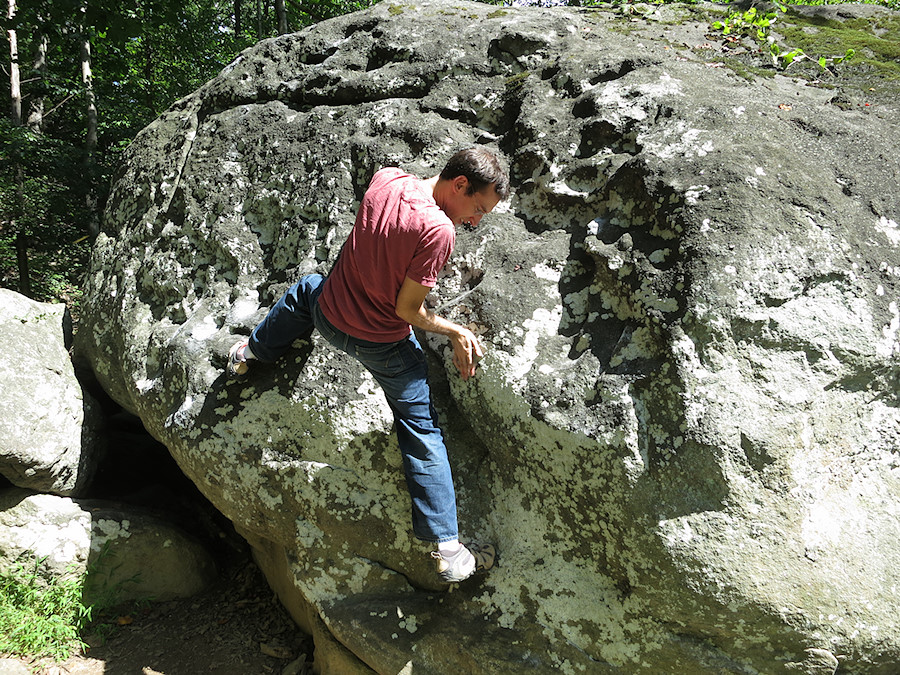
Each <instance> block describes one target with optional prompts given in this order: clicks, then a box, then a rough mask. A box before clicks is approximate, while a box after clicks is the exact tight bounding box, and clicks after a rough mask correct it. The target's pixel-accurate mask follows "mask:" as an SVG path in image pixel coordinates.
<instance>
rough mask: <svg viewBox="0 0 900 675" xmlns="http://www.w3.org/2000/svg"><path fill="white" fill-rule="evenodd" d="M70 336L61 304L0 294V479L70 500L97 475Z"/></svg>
mask: <svg viewBox="0 0 900 675" xmlns="http://www.w3.org/2000/svg"><path fill="white" fill-rule="evenodd" d="M67 335H68V338H67ZM70 338H71V326H69V325H68V316H67V314H66V307H65V305H54V304H49V303H42V302H35V301H34V300H30V299H29V298H26V297H25V296H23V295H19V294H18V293H14V292H13V291H9V290H6V289H0V354H2V355H3V356H2V358H0V383H2V388H0V474H2V475H3V476H5V477H6V478H8V479H9V480H10V481H11V482H12V483H13V484H15V485H17V486H19V487H23V488H29V489H32V490H37V491H39V492H50V493H54V494H58V495H69V496H72V495H77V494H78V493H79V491H80V490H81V489H82V488H84V487H85V486H86V485H87V484H88V482H89V481H90V479H91V477H92V476H93V474H94V470H95V468H96V465H97V461H98V459H99V454H100V452H101V446H100V442H99V436H98V433H97V432H98V428H99V426H100V424H101V420H100V409H99V405H98V404H97V402H96V401H95V400H94V399H93V397H91V395H90V394H88V393H87V392H86V391H84V390H83V389H82V387H81V384H80V383H79V382H78V380H77V379H76V377H75V369H74V368H73V366H72V361H71V360H70V358H69V353H68V348H67V344H66V341H67V339H69V340H70Z"/></svg>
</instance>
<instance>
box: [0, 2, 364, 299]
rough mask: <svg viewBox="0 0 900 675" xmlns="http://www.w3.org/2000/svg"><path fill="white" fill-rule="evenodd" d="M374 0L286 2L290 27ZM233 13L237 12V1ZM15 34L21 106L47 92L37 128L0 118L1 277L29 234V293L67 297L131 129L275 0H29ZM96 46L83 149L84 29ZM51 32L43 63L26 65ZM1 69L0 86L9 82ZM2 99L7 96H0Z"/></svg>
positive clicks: (195, 79) (240, 39)
mask: <svg viewBox="0 0 900 675" xmlns="http://www.w3.org/2000/svg"><path fill="white" fill-rule="evenodd" d="M374 2H375V0H305V1H299V2H292V1H291V0H287V2H286V3H285V6H286V14H287V23H288V29H289V30H298V29H300V28H302V27H304V26H307V25H309V24H312V23H315V22H317V21H322V20H324V19H328V18H331V17H334V16H338V15H340V14H345V13H347V12H352V11H356V10H359V9H363V8H365V7H368V6H370V5H372V4H374ZM236 9H237V10H238V13H237V14H236V13H235V10H236ZM0 23H3V27H4V28H5V29H7V30H10V29H11V30H15V31H16V32H17V37H18V42H19V53H20V66H21V68H22V73H21V79H22V94H23V114H24V115H25V116H27V115H28V112H29V110H30V109H31V106H32V105H33V104H34V103H35V102H38V101H43V109H44V111H45V112H44V116H43V123H42V125H41V128H40V133H34V132H29V131H26V130H25V129H23V128H15V127H14V126H13V125H12V124H11V123H9V122H8V121H7V120H5V119H3V120H0V286H3V287H7V288H13V289H18V288H19V286H20V282H21V279H20V278H19V277H20V266H19V263H20V260H19V256H17V250H16V243H17V242H18V243H19V244H20V245H21V244H22V243H23V242H24V243H25V244H27V252H28V263H29V267H30V278H31V287H32V291H31V295H33V296H34V297H35V298H36V299H39V300H64V301H66V302H72V301H73V299H75V298H77V296H78V291H77V289H78V287H80V286H81V284H82V278H83V273H84V268H85V262H86V259H87V255H88V251H89V247H90V243H91V242H90V240H89V239H88V238H87V235H88V232H89V223H90V222H91V220H92V219H93V218H96V217H97V215H96V212H98V211H102V210H103V208H104V206H105V202H106V198H107V195H108V192H109V185H110V182H111V180H112V176H113V174H114V171H115V168H116V166H117V165H118V163H119V158H120V157H121V154H122V151H123V150H124V149H125V147H127V145H128V144H129V143H130V141H131V139H132V138H134V136H135V135H136V134H137V133H138V132H139V131H140V130H141V129H143V128H144V127H145V126H146V125H147V124H149V123H150V122H152V121H153V120H154V119H155V118H156V117H157V116H158V115H159V114H160V113H161V112H163V111H164V110H165V109H166V108H168V107H169V106H170V105H171V104H172V103H174V102H175V101H177V100H178V99H180V98H182V97H183V96H185V95H187V94H189V93H190V92H192V91H194V90H195V89H196V88H197V87H199V86H200V85H202V84H203V83H204V82H206V81H208V80H209V79H211V78H212V77H213V76H214V75H215V74H216V73H217V72H219V71H220V70H221V69H222V68H223V67H225V66H226V65H227V64H228V63H230V62H231V61H232V60H234V58H235V57H236V56H237V55H238V54H239V53H240V52H241V51H242V50H244V49H246V48H247V47H249V46H251V45H252V44H254V43H255V42H257V41H258V40H260V39H263V38H267V37H271V36H274V35H276V34H277V33H278V25H277V19H276V17H275V13H274V10H273V8H272V5H271V3H256V2H249V0H179V1H178V2H174V1H173V0H135V2H132V3H127V4H126V6H123V5H122V4H121V3H118V2H113V0H29V2H26V3H19V8H18V10H17V13H16V15H15V16H14V18H13V19H12V20H11V21H10V20H8V19H5V18H4V19H3V20H2V21H0ZM85 38H87V39H88V40H89V41H90V45H91V50H92V72H93V83H92V84H93V93H94V96H95V99H96V102H97V108H98V113H99V115H98V118H99V119H98V145H97V148H96V149H95V150H94V152H93V154H92V155H91V156H90V157H87V156H86V153H85V142H86V130H87V106H86V96H85V95H86V88H85V86H84V84H83V83H82V78H81V54H82V52H81V47H82V43H83V41H84V39H85ZM42 39H46V40H47V44H48V50H47V58H46V63H47V67H46V69H45V70H43V71H39V70H37V69H35V68H33V67H32V66H31V63H32V54H34V53H35V52H36V48H37V45H38V44H40V42H41V40H42ZM8 77H9V71H8V69H2V70H0V88H2V90H3V91H6V92H8V91H9V80H8ZM7 100H8V99H7Z"/></svg>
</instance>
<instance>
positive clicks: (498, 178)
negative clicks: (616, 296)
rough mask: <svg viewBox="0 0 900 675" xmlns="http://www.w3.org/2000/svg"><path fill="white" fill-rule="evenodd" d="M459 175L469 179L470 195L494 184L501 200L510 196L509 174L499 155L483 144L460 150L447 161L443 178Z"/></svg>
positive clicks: (450, 178)
mask: <svg viewBox="0 0 900 675" xmlns="http://www.w3.org/2000/svg"><path fill="white" fill-rule="evenodd" d="M457 176H465V177H466V178H467V179H468V181H469V190H468V194H470V195H471V194H474V193H475V192H481V190H483V189H484V188H486V187H487V186H488V185H493V186H494V190H495V191H496V192H497V196H498V197H500V199H501V200H502V199H508V198H509V193H510V190H509V176H508V175H507V173H506V170H505V169H504V168H503V165H502V164H501V163H500V160H499V159H498V158H497V155H495V154H494V153H493V152H491V151H490V150H488V149H487V148H485V147H483V146H475V147H472V148H466V149H465V150H460V151H459V152H457V153H456V154H454V155H453V157H451V158H450V159H449V160H448V161H447V164H446V165H445V166H444V169H443V171H441V179H442V180H453V179H454V178H456V177H457Z"/></svg>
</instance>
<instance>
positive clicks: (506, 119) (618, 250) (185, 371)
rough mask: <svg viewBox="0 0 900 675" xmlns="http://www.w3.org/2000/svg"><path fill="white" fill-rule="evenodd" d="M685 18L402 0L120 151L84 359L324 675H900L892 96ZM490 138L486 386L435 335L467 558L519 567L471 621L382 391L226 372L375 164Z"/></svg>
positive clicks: (249, 64)
mask: <svg viewBox="0 0 900 675" xmlns="http://www.w3.org/2000/svg"><path fill="white" fill-rule="evenodd" d="M677 11H679V10H677V8H676V9H667V10H665V12H662V11H661V12H660V14H659V16H656V15H654V16H656V18H653V17H639V18H638V20H637V22H633V21H631V18H630V17H626V18H625V20H624V21H623V20H621V17H620V16H619V15H612V14H610V13H604V12H596V11H578V10H567V9H561V8H553V9H539V8H523V9H520V10H507V9H498V8H495V7H487V6H484V5H479V4H474V3H466V2H458V3H453V4H452V5H451V4H450V3H439V2H431V3H428V2H423V3H404V4H403V5H396V4H391V3H380V4H379V5H377V6H376V7H374V8H373V9H371V10H369V11H366V12H364V13H360V14H355V15H351V16H348V17H342V18H339V19H335V20H332V21H328V22H324V23H322V24H319V25H317V26H314V27H312V28H310V29H308V30H306V31H304V32H302V33H298V34H294V35H287V36H283V37H280V38H278V39H273V40H269V41H265V42H263V43H261V44H259V45H258V46H257V47H255V48H253V49H251V50H248V51H247V52H245V53H244V54H242V55H241V56H240V58H239V59H238V60H237V61H235V62H234V63H233V64H232V65H230V66H229V67H228V68H226V69H225V70H224V71H223V73H222V74H221V75H220V76H219V77H217V78H215V79H214V80H212V81H211V82H209V83H208V84H207V85H205V86H204V87H202V88H201V89H200V90H199V91H197V92H196V93H195V94H193V95H191V96H188V97H186V98H185V99H183V100H181V101H179V102H178V103H177V104H175V105H174V106H173V107H172V108H171V109H170V110H169V111H168V112H166V113H165V114H164V115H162V116H161V117H160V118H159V119H158V120H157V121H156V122H155V123H153V124H152V125H151V126H150V127H148V128H147V129H146V130H145V131H144V132H143V133H142V134H141V135H140V136H139V137H138V139H137V140H136V141H135V143H134V144H133V145H132V146H131V147H130V148H129V150H128V152H127V155H126V162H125V165H124V167H123V170H122V172H121V173H120V176H119V179H118V182H117V183H116V185H115V187H114V190H113V194H112V197H111V199H110V202H109V203H110V205H111V206H110V208H109V210H108V213H107V219H106V222H107V224H106V229H105V234H103V235H101V236H100V238H99V239H98V241H97V245H96V247H95V250H94V254H93V260H92V266H91V276H90V283H89V287H88V290H87V293H86V307H85V313H84V329H83V330H82V331H81V332H80V334H79V336H80V340H81V348H82V349H83V350H84V351H85V353H86V354H87V355H88V356H89V358H90V359H91V361H92V363H93V367H94V369H95V371H96V373H97V375H98V377H99V378H100V380H101V381H102V382H103V384H104V386H105V387H106V388H107V390H108V391H109V392H110V393H111V394H112V395H113V396H114V397H115V398H116V399H117V400H118V401H119V402H120V403H122V405H124V406H125V407H126V408H128V409H129V410H131V411H132V412H134V413H136V414H138V415H140V417H141V418H142V420H143V421H144V424H145V425H146V426H147V428H148V429H149V430H150V431H151V433H153V434H154V435H155V436H156V437H157V438H158V439H160V440H161V441H162V442H164V443H165V444H166V445H167V446H168V447H169V449H170V451H171V452H172V454H173V455H174V456H175V458H176V459H177V461H178V463H179V465H180V466H181V467H182V468H183V470H184V471H185V472H186V473H187V475H188V476H190V477H191V478H192V479H193V480H194V481H195V482H196V483H197V485H198V486H199V487H200V489H201V490H202V491H203V492H204V493H205V494H206V495H207V496H208V497H209V498H210V500H211V501H212V502H213V503H214V504H215V505H216V506H217V507H218V508H219V509H221V510H222V511H223V512H224V513H225V514H226V515H227V516H228V517H229V518H231V519H232V520H233V521H234V522H235V524H236V525H237V527H238V528H239V530H240V531H241V532H242V533H243V534H244V535H245V536H246V537H247V539H248V540H249V541H250V542H251V544H252V545H253V546H254V548H255V550H256V552H257V558H258V559H259V560H260V563H261V565H262V566H263V568H264V569H265V570H266V572H267V576H268V578H269V579H270V582H271V583H272V585H273V587H274V588H275V589H276V590H277V592H278V593H279V595H280V596H281V598H282V599H283V601H284V602H285V604H286V605H287V606H288V607H289V608H290V609H291V611H292V613H293V615H294V616H295V618H297V620H298V621H299V622H300V623H301V624H302V625H304V626H305V627H306V628H307V629H308V630H309V631H310V632H312V633H314V634H315V635H316V636H317V643H318V644H319V645H320V647H321V652H320V655H317V662H319V661H320V659H319V656H321V655H322V654H324V653H326V652H327V653H328V654H329V658H330V659H331V660H330V661H328V662H329V663H334V664H341V665H334V666H333V667H331V670H329V669H328V667H327V666H326V667H325V672H333V673H337V672H354V671H353V670H349V669H350V668H351V667H352V668H354V669H355V672H369V671H370V670H371V671H375V672H378V673H392V674H395V673H398V672H419V671H420V670H421V671H422V672H468V673H491V674H492V675H494V674H498V673H517V674H518V673H523V672H542V673H543V672H561V673H578V672H589V673H606V672H609V673H614V672H616V673H639V672H647V673H674V672H677V673H724V672H727V673H760V672H763V673H773V674H774V673H796V672H807V673H811V672H816V673H818V672H826V671H827V669H828V668H829V667H832V668H834V667H835V664H840V668H841V672H845V673H892V672H896V670H897V669H898V668H900V626H898V615H897V612H896V608H897V606H898V601H900V594H898V590H897V586H896V583H895V578H896V573H895V572H896V570H897V569H898V566H900V547H898V545H897V542H898V541H900V536H898V535H900V519H898V517H897V506H896V504H897V503H898V497H900V482H898V476H900V412H898V388H900V383H898V376H900V345H898V333H900V309H898V296H900V227H898V221H900V205H898V198H897V190H896V187H897V185H898V183H900V172H898V168H897V162H896V157H897V141H896V138H897V134H896V130H897V129H896V122H897V120H898V115H897V113H898V110H897V107H896V104H892V103H890V102H889V101H888V102H884V103H881V104H879V105H876V106H870V107H867V108H865V109H863V108H861V107H857V106H852V105H847V104H846V101H845V100H843V99H841V101H838V98H839V97H840V96H841V94H840V92H835V91H833V90H830V89H826V88H819V87H815V86H811V85H810V84H808V83H807V82H805V81H802V80H795V79H790V78H788V77H785V76H782V75H776V76H774V77H771V78H751V79H750V80H748V79H746V78H745V77H742V76H739V75H738V74H737V73H735V72H733V71H732V70H730V69H728V68H722V67H718V66H720V65H721V64H713V65H715V66H716V67H710V64H709V63H707V62H706V61H704V60H703V59H701V58H699V57H697V56H696V55H695V53H694V52H693V51H691V50H679V49H675V48H673V47H672V45H670V44H668V43H667V42H666V40H665V39H664V36H665V34H666V33H667V32H668V31H670V30H671V31H673V32H678V34H679V35H682V34H688V33H690V32H691V31H694V32H695V33H696V34H698V35H700V36H703V34H704V26H703V25H701V26H699V27H698V26H697V25H696V24H694V25H684V24H681V23H678V22H677V21H675V20H673V22H672V23H671V25H670V24H663V23H654V22H659V21H662V19H661V18H659V17H660V16H670V17H671V16H672V15H673V12H677ZM676 19H677V17H676ZM705 25H706V26H708V24H705ZM838 103H840V105H838ZM472 143H487V144H489V145H491V146H493V147H496V148H498V149H499V150H500V151H501V152H502V153H503V154H504V155H505V157H506V158H507V159H508V161H509V164H510V166H511V172H512V176H513V185H514V188H515V190H516V195H515V197H514V198H513V200H512V201H511V203H510V204H509V205H507V206H505V207H503V208H500V209H498V210H497V212H496V213H495V214H494V215H492V216H490V217H488V218H486V219H485V220H484V222H483V223H482V224H481V225H480V226H479V227H478V228H477V229H476V230H474V231H463V230H461V231H460V232H459V236H458V242H457V250H456V252H455V253H454V256H453V258H452V259H451V263H450V265H449V267H448V269H447V272H446V274H445V275H444V276H443V277H442V279H441V280H440V282H439V287H438V289H436V292H435V294H434V295H435V299H436V304H437V305H438V306H439V307H441V308H442V311H443V312H444V313H445V314H446V315H448V316H449V317H450V318H452V319H454V320H456V321H462V322H465V323H467V324H470V325H471V326H473V327H474V328H475V330H477V331H478V333H479V334H480V335H481V338H482V340H483V342H484V345H485V347H486V355H485V358H484V360H483V362H482V367H481V369H480V373H479V375H478V376H477V377H476V378H474V379H473V380H470V381H468V382H462V381H460V380H459V379H458V378H457V377H456V376H455V375H454V374H453V370H454V369H453V367H452V365H451V361H450V352H449V345H448V344H447V343H446V342H445V341H444V340H443V339H441V338H438V337H434V336H429V338H428V345H429V346H430V348H431V351H432V356H433V366H434V367H433V375H434V390H435V392H436V398H437V404H438V406H439V409H440V410H439V412H440V413H441V414H442V417H443V419H444V420H445V428H446V432H447V437H448V443H449V448H450V453H451V461H452V464H453V466H454V469H455V473H456V478H457V486H458V496H459V506H460V519H461V524H462V529H463V533H462V534H463V536H464V537H472V538H479V539H484V540H489V541H492V542H494V543H495V544H496V545H497V547H498V550H499V552H500V556H501V557H500V560H499V563H498V566H497V568H496V569H494V570H493V571H492V572H491V573H490V574H489V575H488V576H487V577H486V578H484V579H483V580H480V581H471V582H469V583H466V584H463V585H461V586H460V587H459V588H458V589H455V590H454V591H453V592H452V593H446V592H440V591H438V590H437V589H436V588H435V586H434V583H433V580H432V571H431V569H430V567H429V566H428V564H427V557H426V555H425V549H424V548H423V547H422V546H421V545H419V544H418V543H416V542H414V541H413V540H412V538H411V535H410V532H409V516H408V506H409V504H408V501H407V500H408V497H407V495H406V492H405V489H404V486H403V483H402V475H401V470H400V460H399V456H398V452H397V449H396V444H395V441H394V439H393V437H392V435H391V434H390V433H389V432H390V428H391V418H390V414H389V411H388V410H387V407H386V405H385V404H384V402H383V400H382V397H381V395H380V392H379V391H378V390H377V388H376V386H375V385H374V383H373V382H372V380H371V378H369V377H368V376H367V375H366V374H365V373H364V372H362V371H361V370H360V369H359V368H358V367H357V366H356V364H355V363H354V362H352V361H351V360H349V359H347V358H345V357H344V356H342V355H340V354H337V353H335V352H334V351H333V350H331V349H329V348H328V347H327V345H324V344H322V343H321V342H320V340H319V339H318V338H317V337H316V336H313V337H312V339H311V341H300V342H298V343H297V345H296V346H297V349H296V351H295V352H294V353H292V354H291V355H289V357H287V358H285V359H284V360H283V362H281V363H279V364H278V365H277V366H275V367H259V368H254V369H253V370H252V372H251V375H250V377H249V379H248V380H247V381H246V382H243V383H237V382H230V381H228V380H227V378H226V377H225V376H224V374H223V366H224V362H225V356H224V355H225V353H226V352H227V349H228V347H229V346H230V345H231V344H232V342H233V341H234V340H235V339H236V336H238V335H243V334H247V333H248V332H249V331H250V330H251V329H252V327H253V326H254V325H255V324H256V322H257V321H258V320H259V319H260V318H262V316H263V315H264V314H265V312H266V310H267V308H268V307H269V306H271V304H272V303H273V302H274V300H275V299H276V298H277V297H278V296H279V295H280V293H281V292H282V291H283V289H284V288H285V287H286V286H287V285H288V284H289V283H290V282H291V281H292V280H294V279H295V278H296V277H297V276H298V275H300V274H302V273H305V272H309V271H313V270H318V271H321V272H325V271H327V270H328V269H329V267H330V265H331V264H332V262H333V261H334V259H335V257H336V256H337V254H338V250H339V248H340V244H341V243H342V242H343V239H344V237H345V236H346V234H347V232H348V230H349V228H350V226H351V224H352V221H353V215H354V212H355V208H356V205H357V200H358V199H359V198H360V196H361V195H362V192H363V190H364V189H365V186H366V184H367V181H368V180H369V178H370V177H371V175H372V173H373V172H374V171H375V170H376V169H377V168H378V167H380V166H382V165H385V164H398V165H400V166H403V167H404V168H406V169H408V170H410V171H412V172H414V173H417V174H419V175H421V176H423V177H425V176H429V175H432V174H434V173H436V172H437V171H438V170H439V169H440V167H441V166H442V165H443V162H444V161H445V160H446V158H447V157H448V156H449V155H450V154H451V153H452V152H453V151H454V150H456V149H458V148H459V147H463V146H466V145H469V144H472ZM321 662H322V663H325V661H324V660H323V661H321ZM348 664H355V665H353V666H350V665H348ZM823 669H824V670H823Z"/></svg>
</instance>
